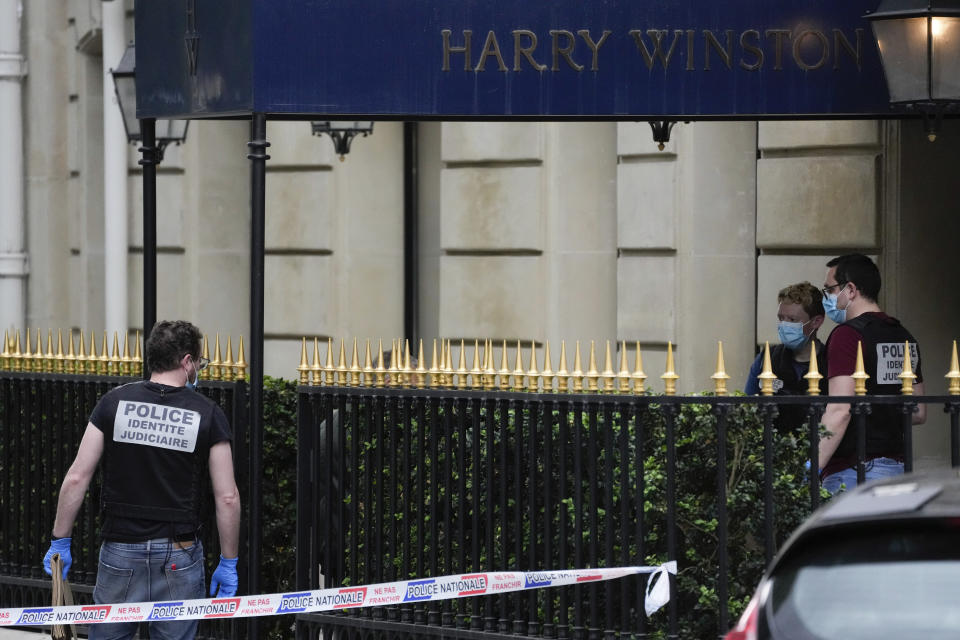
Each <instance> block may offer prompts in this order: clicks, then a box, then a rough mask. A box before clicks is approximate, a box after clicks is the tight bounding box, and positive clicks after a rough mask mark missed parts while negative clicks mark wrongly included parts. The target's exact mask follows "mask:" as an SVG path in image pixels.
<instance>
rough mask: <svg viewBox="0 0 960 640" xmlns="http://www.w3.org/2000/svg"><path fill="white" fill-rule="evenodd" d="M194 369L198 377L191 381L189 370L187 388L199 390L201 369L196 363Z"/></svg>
mask: <svg viewBox="0 0 960 640" xmlns="http://www.w3.org/2000/svg"><path fill="white" fill-rule="evenodd" d="M193 370H194V372H195V373H194V375H195V376H196V377H195V378H194V379H193V382H190V373H189V372H187V382H186V387H187V389H190V390H191V391H196V390H197V385H198V384H200V371H199V369H197V367H196V365H194V367H193Z"/></svg>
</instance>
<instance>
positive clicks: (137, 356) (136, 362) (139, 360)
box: [81, 329, 143, 376]
mask: <svg viewBox="0 0 960 640" xmlns="http://www.w3.org/2000/svg"><path fill="white" fill-rule="evenodd" d="M82 337H83V335H82V334H81V338H82ZM133 347H134V354H133V375H135V376H139V375H140V374H142V373H143V356H142V355H141V353H140V329H137V331H136V333H135V337H134V339H133Z"/></svg>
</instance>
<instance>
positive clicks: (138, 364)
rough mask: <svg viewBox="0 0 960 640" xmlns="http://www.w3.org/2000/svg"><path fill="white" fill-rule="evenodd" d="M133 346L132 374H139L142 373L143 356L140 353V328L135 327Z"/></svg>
mask: <svg viewBox="0 0 960 640" xmlns="http://www.w3.org/2000/svg"><path fill="white" fill-rule="evenodd" d="M133 346H134V349H135V352H134V354H133V369H134V370H133V375H135V376H139V375H141V374H143V356H142V355H140V330H139V329H137V331H136V337H134V339H133Z"/></svg>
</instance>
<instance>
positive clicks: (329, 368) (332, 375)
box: [323, 336, 337, 387]
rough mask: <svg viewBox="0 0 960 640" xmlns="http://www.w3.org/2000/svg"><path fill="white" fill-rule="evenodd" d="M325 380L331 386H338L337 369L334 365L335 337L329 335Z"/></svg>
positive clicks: (324, 368)
mask: <svg viewBox="0 0 960 640" xmlns="http://www.w3.org/2000/svg"><path fill="white" fill-rule="evenodd" d="M323 370H324V374H323V375H324V381H325V382H326V384H328V385H330V386H331V387H335V386H337V370H336V367H334V365H333V337H332V336H327V359H326V361H325V364H324V367H323Z"/></svg>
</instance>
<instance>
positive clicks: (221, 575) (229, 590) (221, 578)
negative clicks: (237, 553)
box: [210, 556, 239, 598]
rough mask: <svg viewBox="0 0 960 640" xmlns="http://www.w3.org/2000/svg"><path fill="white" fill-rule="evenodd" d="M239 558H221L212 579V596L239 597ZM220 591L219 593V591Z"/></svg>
mask: <svg viewBox="0 0 960 640" xmlns="http://www.w3.org/2000/svg"><path fill="white" fill-rule="evenodd" d="M238 583H239V580H238V579H237V558H224V557H223V556H220V564H218V565H217V568H216V569H215V570H214V572H213V577H211V578H210V596H211V597H212V596H219V597H221V598H229V597H231V596H235V595H237V584H238ZM218 589H219V593H218V591H217V590H218Z"/></svg>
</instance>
